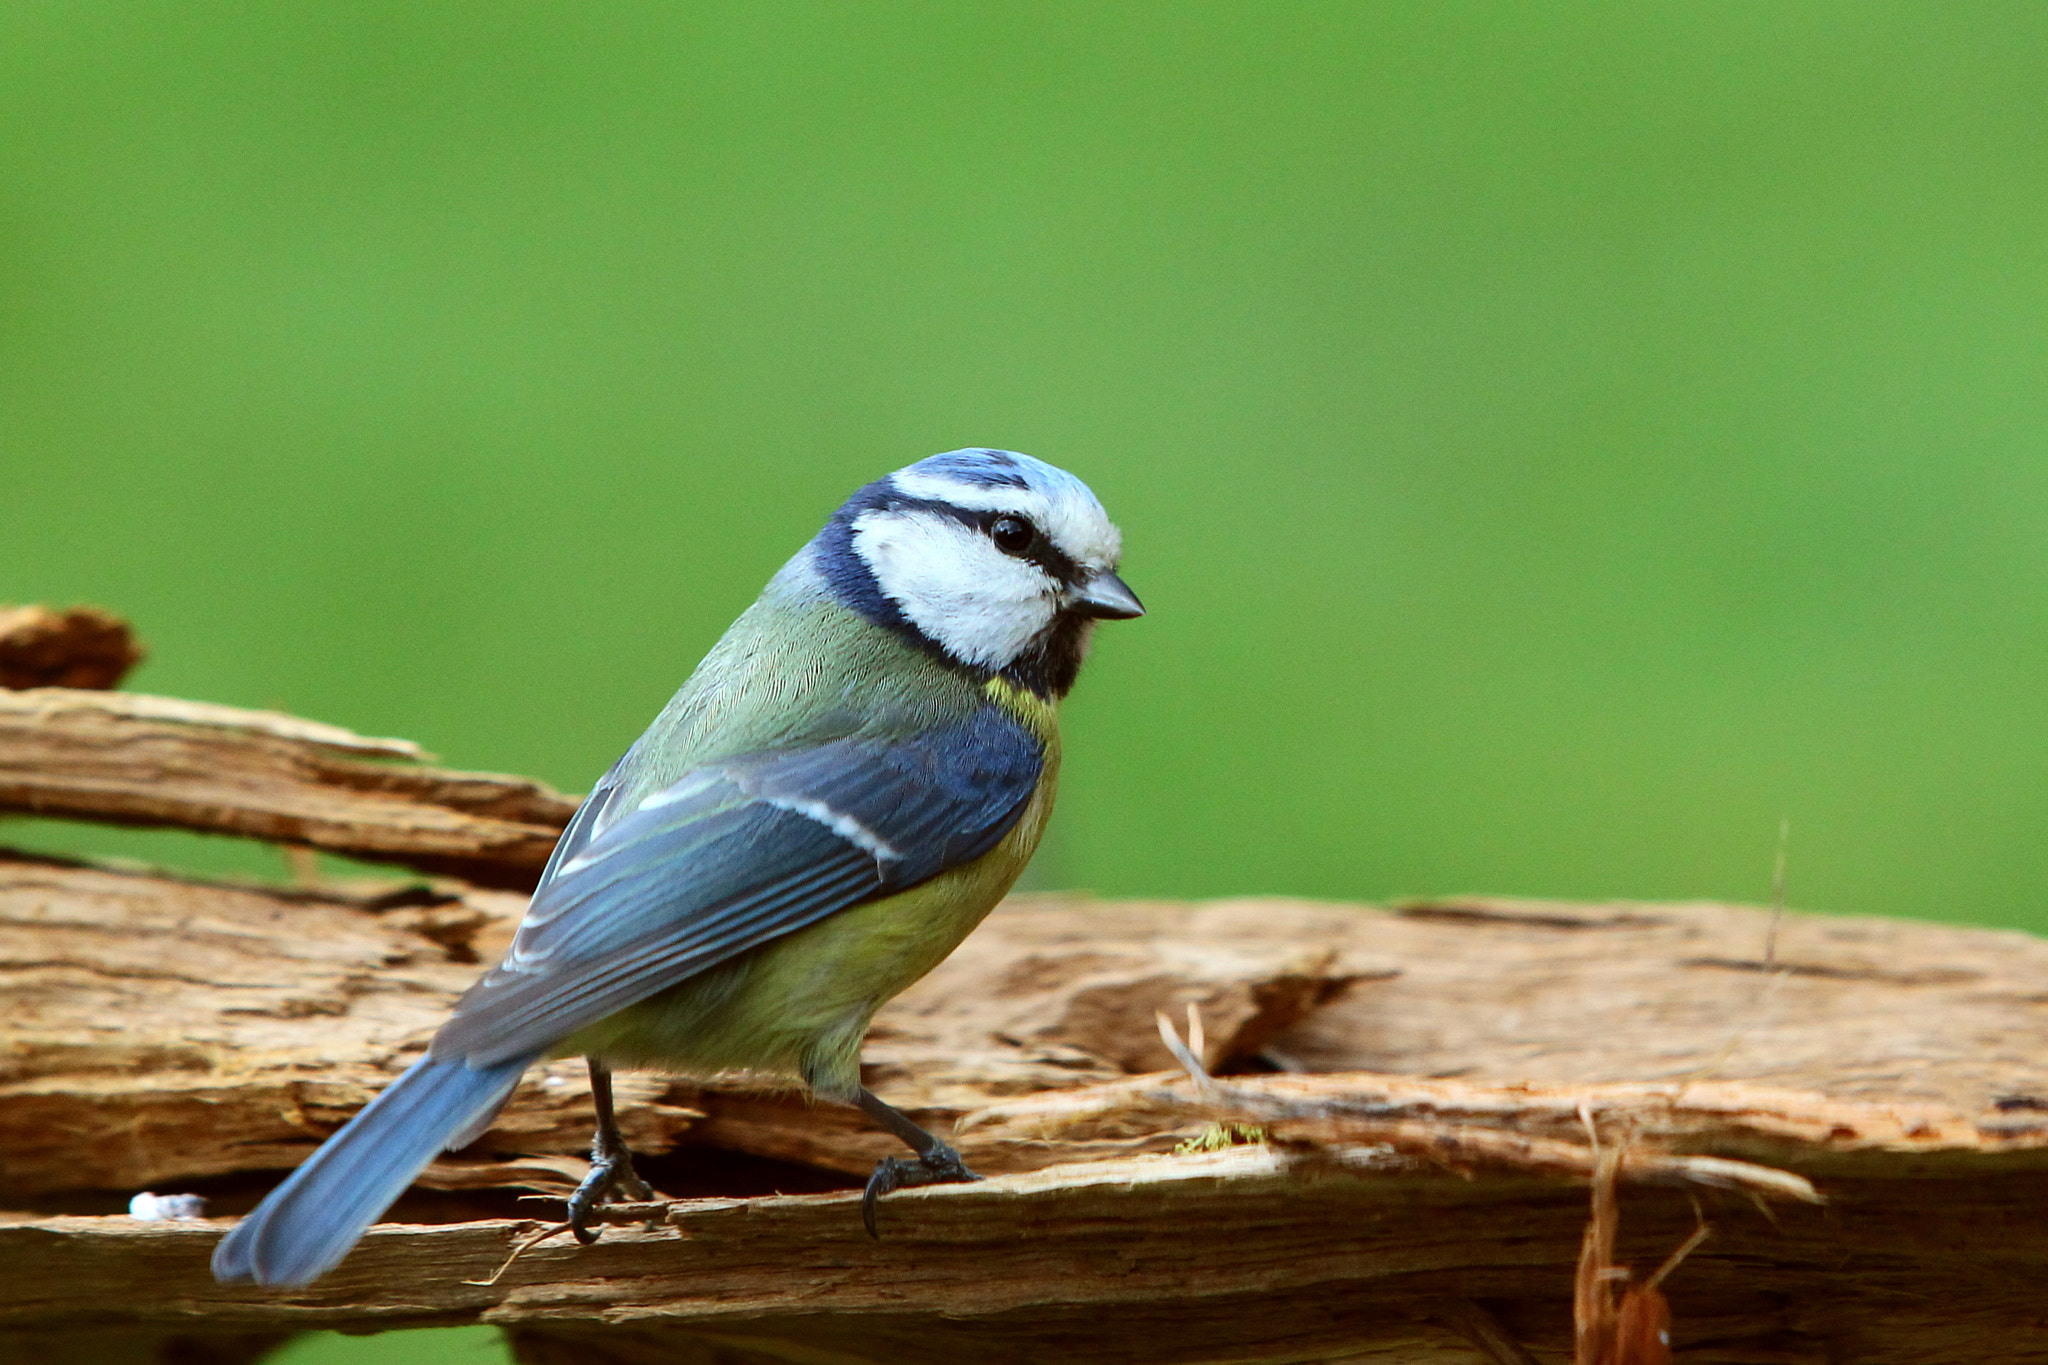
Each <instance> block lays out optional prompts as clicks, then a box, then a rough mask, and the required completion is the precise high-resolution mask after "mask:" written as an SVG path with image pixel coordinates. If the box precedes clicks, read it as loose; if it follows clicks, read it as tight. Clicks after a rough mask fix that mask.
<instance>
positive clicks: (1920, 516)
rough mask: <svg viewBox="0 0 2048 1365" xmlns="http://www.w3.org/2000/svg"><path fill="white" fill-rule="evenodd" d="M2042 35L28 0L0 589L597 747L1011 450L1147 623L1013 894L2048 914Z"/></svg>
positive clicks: (208, 665)
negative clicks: (823, 526) (796, 580)
mask: <svg viewBox="0 0 2048 1365" xmlns="http://www.w3.org/2000/svg"><path fill="white" fill-rule="evenodd" d="M2044 71H2048V7H2044V6H2042V5H2040V4H2039V3H2038V0H2014V2H2013V3H2005V4H1985V3H1963V2H1961V0H1945V2H1944V3H1939V4H1936V3H1928V4H1915V5H1905V4H1888V3H1872V2H1871V0H1860V2H1859V3H1842V4H1814V3H1787V2H1786V0H1775V2H1774V3H1752V4H1745V3H1725V2H1719V0H1717V2H1716V3H1693V4H1662V5H1658V4H1650V5H1645V4H1641V3H1627V4H1622V3H1615V4H1492V5H1472V4H1454V3H1429V4H1409V5H1392V4H1368V3H1352V4H1336V5H1309V4H1228V5H1216V4H1199V3H1176V4H1173V5H1166V4H1153V5H1141V4H1140V5H1132V4H1125V5H1104V4H1101V3H1099V0H1098V2H1097V3H1074V4H1056V3H1029V4H995V3H976V4H972V5H960V4H954V3H932V4H900V3H866V4H861V5H845V4H835V3H826V2H825V0H818V2H817V3H801V4H785V3H768V2H767V0H745V3H718V4H708V3H702V4H688V5H682V4H620V3H613V4H606V5H599V6H571V5H560V4H553V5H536V4H506V3H501V4H497V5H493V6H488V7H485V6H467V5H447V4H424V5H423V4H420V3H418V2H417V0H407V2H406V3H383V4H374V3H331V4H295V5H281V4H269V5H265V4H252V5H235V6H200V7H194V6H191V5H189V4H183V3H178V4H171V3H141V2H139V0H121V2H120V3H85V2H84V0H65V3H22V2H21V0H14V2H12V3H6V4H4V5H0V127H4V128H5V129H6V132H5V134H4V135H0V600H14V601H42V602H48V603H53V604H66V603H71V602H74V601H90V602H96V603H100V604H104V605H106V606H110V607H113V608H115V609H118V610H120V611H122V612H125V613H127V614H129V615H130V616H132V617H133V619H134V620H135V621H136V622H137V623H138V624H139V626H140V628H141V630H142V632H143V634H144V636H145V638H146V639H147V641H148V642H149V644H150V645H151V647H152V649H153V651H154V653H153V657H152V659H151V661H150V662H149V664H147V665H146V667H145V668H144V669H143V670H142V671H141V672H140V673H139V674H137V675H136V677H135V678H134V679H133V680H132V682H131V684H130V685H131V686H134V687H137V688H141V689H145V690H150V691H159V692H167V693H174V694H179V695H185V696H192V697H200V698H206V699H211V700H216V701H224V702H233V703H240V704H245V705H255V706H276V707H283V708H287V709H290V710H293V711H296V712H300V713H303V714H306V715H309V716H314V717H318V718H321V719H324V720H330V721H337V722H341V723H344V724H348V725H352V726H355V727H357V728H360V729H364V730H367V731H371V732H374V733H391V734H402V735H406V736H409V737H413V738H416V739H418V740H420V741H422V742H423V743H425V744H427V745H428V746H429V747H430V748H432V749H434V750H436V751H437V752H438V753H440V754H441V755H442V756H443V757H444V758H445V759H446V760H447V761H449V762H451V763H455V764H460V765H465V766H476V767H485V768H495V769H501V770H508V771H514V772H521V773H530V774H535V775H539V776H542V777H545V778H546V779H548V780H550V781H552V782H555V783H557V784H559V785H561V786H563V787H565V788H569V789H573V790H580V789H582V788H583V787H584V786H586V785H587V784H588V783H589V782H590V781H591V780H592V779H593V778H594V777H595V776H596V775H597V774H598V773H599V772H601V771H602V770H603V769H604V768H605V767H606V765H607V764H609V763H610V761H611V760H612V758H613V757H614V756H615V755H616V754H617V752H618V751H619V750H621V749H622V748H623V747H624V746H625V744H626V743H627V742H629V741H630V740H631V739H632V738H633V736H634V735H635V734H636V733H637V732H638V731H639V729H640V727H641V726H642V725H643V724H644V723H645V722H646V721H647V719H648V718H649V717H650V716H651V715H652V714H653V712H654V711H655V710H656V709H657V708H658V707H659V706H660V704H661V702H662V701H663V700H664V699H665V698H666V696H667V695H668V693H669V692H670V691H671V690H672V689H673V688H674V687H675V685H676V684H677V683H678V682H680V681H681V679H682V678H683V676H684V675H685V674H686V673H687V672H688V671H689V669H690V667H691V665H692V664H693V662H694V661H695V660H696V658H697V657H698V655H699V654H700V653H701V652H702V651H703V650H704V649H705V648H706V647H707V646H708V645H709V644H710V642H711V641H712V640H713V639H714V638H715V637H716V635H717V634H718V632H719V630H720V629H721V628H722V627H723V626H724V624H725V623H726V622H727V621H729V620H730V619H731V618H732V617H733V616H734V615H735V614H736V613H737V612H738V611H739V610H740V609H741V608H742V607H743V606H745V604H746V603H747V602H748V601H750V600H751V599H752V597H753V596H754V594H755V592H756V591H757V590H758V589H759V587H760V585H761V583H762V582H763V581H764V580H765V579H766V578H767V576H768V575H769V573H770V572H772V571H773V569H774V568H775V567H776V566H777V565H778V564H779V563H780V562H781V561H782V560H783V559H784V558H786V557H787V556H788V555H789V554H790V553H791V552H792V551H793V550H794V549H795V548H796V547H797V546H798V545H799V544H801V543H802V542H803V541H804V540H805V539H806V538H807V537H808V536H809V535H810V534H811V533H812V531H813V530H814V529H815V528H816V526H817V525H818V523H819V522H820V521H821V520H822V519H823V518H824V516H825V515H826V514H827V513H828V512H829V511H830V510H831V509H832V507H833V506H834V505H836V503H837V502H838V501H839V500H840V498H842V497H843V496H844V495H845V494H846V493H847V492H849V491H850V490H851V489H853V488H854V487H855V486H857V485H859V484H861V483H863V482H865V481H867V480H868V479H870V478H873V477H875V476H876V475H878V474H880V473H881V472H883V471H885V470H888V469H891V468H894V467H896V466H899V465H902V464H905V463H908V462H909V461H911V460H914V459H916V458H919V457H921V456H923V455H926V454H929V453H931V452H933V451H938V450H945V449H949V448H952V447H956V446H961V445H969V444H975V445H998V446H1008V447H1013V448H1016V449H1022V450H1027V451H1030V452H1032V453H1034V454H1037V455H1040V456H1042V457H1044V458H1047V459H1050V460H1053V461H1054V462H1056V463H1059V464H1063V465H1066V466H1068V467H1069V468H1071V469H1073V470H1074V471H1075V472H1077V473H1079V474H1080V475H1082V476H1083V477H1084V478H1086V479H1088V480H1089V481H1090V482H1091V483H1093V485H1094V486H1095V488H1096V490H1097V491H1098V492H1099V493H1100V494H1101V496H1102V498H1103V500H1104V502H1105V503H1106V504H1107V505H1108V506H1109V508H1110V509H1111V511H1112V513H1113V514H1114V515H1115V516H1117V518H1118V519H1119V520H1120V521H1121V522H1122V524H1123V526H1124V529H1125V535H1126V541H1127V544H1128V557H1127V561H1126V565H1127V577H1128V578H1129V579H1130V581H1131V582H1132V584H1133V585H1134V586H1136V587H1137V589H1138V590H1139V592H1140V593H1141V594H1143V596H1144V597H1145V600H1146V602H1147V604H1148V605H1149V606H1150V607H1151V609H1152V616H1151V618H1150V619H1148V620H1146V621H1144V622H1141V623H1137V624H1134V625H1130V626H1120V627H1114V628H1111V629H1108V630H1105V631H1104V632H1103V636H1102V642H1101V646H1100V648H1099V650H1098V654H1097V658H1096V660H1095V662H1094V664H1093V665H1092V667H1091V669H1090V670H1089V672H1088V673H1087V674H1086V675H1085V676H1084V678H1083V681H1082V686H1081V688H1080V690H1079V691H1078V692H1077V693H1076V694H1075V697H1074V698H1073V700H1072V702H1071V703H1070V706H1069V709H1068V719H1067V726H1068V733H1069V740H1070V747H1069V760H1068V763H1069V766H1068V769H1067V774H1066V782H1065V786H1064V792H1063V796H1062V809H1061V814H1060V818H1059V820H1058V821H1057V822H1056V825H1055V829H1056V836H1055V838H1054V840H1053V841H1052V842H1051V844H1050V845H1049V847H1048V850H1047V852H1046V854H1045V856H1044V858H1043V859H1042V865H1041V866H1040V868H1039V869H1038V871H1037V874H1036V875H1037V877H1038V880H1039V882H1040V884H1041V885H1054V886H1072V887H1089V888H1095V889H1097V890H1100V891H1103V892H1106V893H1115V894H1158V895H1172V896H1206V895H1219V894H1225V893H1232V892H1250V891H1271V892H1292V893H1300V894H1305V895H1315V896H1339V897H1385V896H1392V895H1399V894H1407V893H1425V892H1455V891H1468V890H1486V891H1501V892H1516V893H1526V894H1536V895H1559V896H1591V897H1606V896H1645V897H1679V896H1714V897H1731V898H1743V899H1761V898H1763V897H1765V896H1767V895H1768V894H1769V884H1770V869H1771V862H1772V857H1773V853H1774V849H1775V845H1776V842H1777V831H1778V825H1779V821H1780V818H1781V817H1784V818H1789V820H1790V822H1791V828H1792V836H1791V843H1790V883H1791V888H1792V900H1793V902H1794V903H1795V904H1797V905H1801V906H1806V907H1812V908H1818V909H1826V910H1835V911H1861V912H1875V913H1881V914H1898V915H1917V916H1927V917H1935V918H1946V919H1961V920H1969V921H1975V922H1979V923H1990V924H2005V925H2017V926H2023V927H2027V928H2033V929H2037V930H2039V929H2044V928H2048V844H2044V841H2043V838H2042V831H2043V829H2044V828H2048V761H2044V760H2048V753H2044V750H2048V702H2044V698H2043V694H2042V681H2043V677H2044V666H2048V81H2044V79H2043V72H2044ZM0 838H5V839H8V840H11V841H13V842H17V843H29V844H33V845H36V846H39V847H51V848H68V849H78V850H83V851H97V852H103V853H105V852H113V853H131V854H134V853H139V854H142V855H144V856H156V857H165V858H170V859H172V860H174V861H175V860H183V861H188V862H197V863H199V864H201V865H203V866H208V867H215V868H222V869H231V868H245V869H262V868H268V867H269V866H270V865H271V863H270V861H269V859H270V855H269V854H268V853H266V852H261V851H257V850H251V849H248V848H245V847H222V846H216V845H213V844H207V845H204V846H202V845H201V844H200V842H199V841H197V840H185V841H179V840H175V839H171V838H169V837H168V836H152V835H132V834H114V833H108V832H104V831H92V830H79V829H72V828H66V827H61V826H51V825H27V824H23V823H20V822H16V824H14V825H13V826H11V827H0ZM431 1340H433V1341H436V1342H440V1343H442V1344H443V1345H447V1344H448V1343H468V1344H467V1345H466V1346H463V1347H462V1350H463V1351H464V1352H469V1353H472V1354H473V1353H475V1352H478V1351H481V1352H483V1354H481V1355H476V1356H475V1358H477V1359H488V1358H489V1351H488V1348H487V1347H485V1346H482V1345H479V1344H478V1343H477V1342H476V1340H475V1339H474V1338H473V1337H470V1336H456V1337H436V1338H432V1339H431ZM295 1349H296V1350H299V1351H300V1352H302V1353H305V1352H313V1353H315V1354H317V1353H318V1352H321V1351H341V1350H342V1348H340V1347H335V1346H332V1345H331V1344H327V1345H323V1344H320V1343H318V1342H311V1341H309V1342H308V1343H306V1344H304V1345H302V1346H301V1347H298V1348H295ZM351 1349H353V1350H355V1351H358V1352H360V1351H364V1350H372V1349H375V1350H382V1351H386V1352H397V1351H400V1350H401V1349H416V1350H426V1349H427V1348H425V1347H422V1346H419V1345H418V1344H417V1341H416V1342H415V1345H414V1347H411V1348H406V1347H402V1346H401V1344H400V1342H399V1340H398V1339H392V1340H390V1341H387V1342H385V1343H383V1344H382V1345H381V1346H379V1347H374V1348H373V1347H367V1346H356V1347H353V1348H351ZM454 1349H455V1347H454V1346H448V1350H451V1351H452V1350H454ZM314 1358H315V1355H313V1354H308V1355H305V1356H304V1362H310V1361H312V1360H313V1359H314ZM319 1358H321V1359H325V1358H328V1357H326V1356H320V1357H319ZM334 1358H340V1357H339V1356H336V1357H334ZM394 1358H395V1357H394ZM408 1358H410V1357H408ZM447 1358H449V1359H458V1358H460V1359H469V1358H471V1354H464V1355H461V1356H457V1355H449V1356H447ZM302 1365H303V1363H302Z"/></svg>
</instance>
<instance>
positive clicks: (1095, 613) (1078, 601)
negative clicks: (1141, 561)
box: [1072, 570, 1145, 621]
mask: <svg viewBox="0 0 2048 1365" xmlns="http://www.w3.org/2000/svg"><path fill="white" fill-rule="evenodd" d="M1072 610H1073V611H1074V613H1075V614H1076V615H1079V616H1091V617H1093V618H1095V619H1096V620H1098V621H1129V620H1131V619H1132V618H1134V617H1138V616H1143V615H1144V614H1145V604H1144V603H1143V602H1140V601H1139V600H1138V594H1136V593H1134V592H1132V591H1131V589H1130V587H1129V585H1128V584H1126V583H1125V582H1124V581H1123V580H1122V579H1121V578H1118V577H1117V576H1116V575H1115V574H1113V573H1110V572H1108V571H1107V570H1105V571H1104V572H1102V573H1099V574H1095V575H1094V576H1092V577H1090V578H1087V579H1085V580H1083V581H1082V583H1081V586H1080V587H1078V588H1076V589H1074V598H1073V604H1072Z"/></svg>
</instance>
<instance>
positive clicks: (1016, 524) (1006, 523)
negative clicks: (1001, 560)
mask: <svg viewBox="0 0 2048 1365" xmlns="http://www.w3.org/2000/svg"><path fill="white" fill-rule="evenodd" d="M1037 534H1038V533H1037V532H1036V531H1033V530H1032V529H1031V523H1030V522H1028V521H1026V520H1024V518H1022V517H997V518H996V519H995V520H994V521H993V522H991V523H989V528H988V538H989V539H990V540H993V541H994V542H995V543H996V548H997V549H998V550H1001V551H1002V552H1003V553H1004V554H1006V555H1021V554H1023V553H1024V552H1025V551H1026V550H1028V549H1030V548H1031V542H1032V540H1033V539H1034V538H1035V537H1036V536H1037Z"/></svg>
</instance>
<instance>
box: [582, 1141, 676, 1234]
mask: <svg viewBox="0 0 2048 1365" xmlns="http://www.w3.org/2000/svg"><path fill="white" fill-rule="evenodd" d="M593 1156H594V1159H593V1160H592V1162H591V1165H590V1174H589V1175H586V1176H584V1177H583V1183H582V1184H580V1185H578V1186H577V1187H576V1193H574V1194H572V1195H570V1196H569V1231H570V1232H572V1233H574V1234H575V1236H576V1240H577V1241H579V1242H581V1243H582V1244H583V1245H584V1246H589V1245H590V1244H591V1243H592V1242H595V1241H596V1240H597V1239H598V1237H599V1236H600V1235H602V1233H603V1232H604V1229H603V1228H601V1227H596V1228H594V1227H592V1226H590V1216H591V1215H592V1214H594V1213H596V1212H597V1207H598V1205H600V1204H602V1203H604V1202H605V1200H606V1199H608V1198H609V1197H610V1196H611V1194H612V1192H613V1191H617V1192H618V1193H620V1194H623V1195H625V1196H626V1198H628V1199H633V1200H651V1199H653V1198H654V1197H655V1196H654V1190H653V1188H652V1187H651V1186H650V1185H648V1183H647V1182H646V1181H644V1180H642V1179H641V1178H640V1176H639V1174H638V1172H636V1171H634V1169H633V1156H632V1153H630V1152H627V1151H625V1150H624V1149H621V1150H619V1151H617V1152H606V1153H595V1154H593Z"/></svg>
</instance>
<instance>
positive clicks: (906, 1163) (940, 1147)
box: [860, 1142, 981, 1241]
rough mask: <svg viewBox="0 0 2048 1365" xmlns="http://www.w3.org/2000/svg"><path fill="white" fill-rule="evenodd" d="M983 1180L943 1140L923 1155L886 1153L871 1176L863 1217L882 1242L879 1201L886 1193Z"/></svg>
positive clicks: (863, 1199) (862, 1201) (862, 1204)
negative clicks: (877, 1224) (877, 1221)
mask: <svg viewBox="0 0 2048 1365" xmlns="http://www.w3.org/2000/svg"><path fill="white" fill-rule="evenodd" d="M979 1179H981V1177H980V1176H978V1175H976V1174H975V1173H974V1172H973V1171H970V1170H968V1169H967V1163H966V1162H965V1161H962V1160H961V1159H960V1154H959V1153H958V1152H956V1151H954V1150H953V1149H952V1148H951V1147H948V1146H947V1145H946V1144H945V1143H943V1142H941V1143H938V1144H936V1145H934V1146H933V1147H932V1149H931V1150H930V1151H928V1152H926V1153H925V1154H924V1155H922V1156H914V1157H913V1156H885V1157H883V1158H882V1159H881V1160H880V1161H877V1162H876V1163H875V1173H874V1174H873V1175H871V1176H869V1177H868V1187H867V1190H866V1191H865V1192H864V1193H863V1194H862V1195H861V1199H860V1220H861V1222H863V1223H865V1224H866V1225H867V1229H868V1236H870V1237H872V1238H874V1239H875V1240H876V1241H880V1240H881V1239H882V1234H881V1233H880V1231H878V1230H877V1229H876V1227H875V1201H876V1200H877V1199H880V1198H881V1197H882V1196H883V1195H885V1194H888V1193H889V1192H890V1191H891V1190H908V1189H914V1188H915V1187H917V1186H919V1185H962V1184H966V1183H968V1182H969V1181H974V1180H979Z"/></svg>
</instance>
